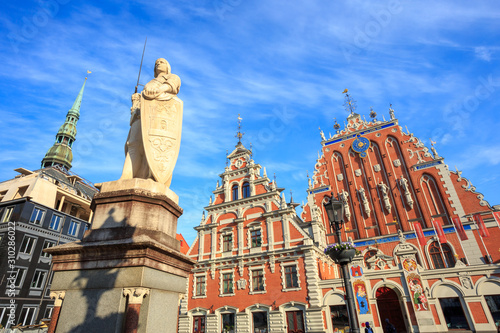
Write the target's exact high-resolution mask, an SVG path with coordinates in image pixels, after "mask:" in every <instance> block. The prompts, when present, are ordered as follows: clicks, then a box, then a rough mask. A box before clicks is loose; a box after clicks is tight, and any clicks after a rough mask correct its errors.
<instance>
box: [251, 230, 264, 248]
mask: <svg viewBox="0 0 500 333" xmlns="http://www.w3.org/2000/svg"><path fill="white" fill-rule="evenodd" d="M250 236H251V238H252V247H259V246H261V245H262V240H261V237H260V229H259V230H252V232H251V233H250Z"/></svg>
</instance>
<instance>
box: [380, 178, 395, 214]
mask: <svg viewBox="0 0 500 333" xmlns="http://www.w3.org/2000/svg"><path fill="white" fill-rule="evenodd" d="M378 188H379V189H380V193H381V194H382V200H383V202H384V207H385V209H387V212H388V213H390V212H391V208H392V206H391V201H390V199H389V194H388V192H389V187H388V186H387V185H385V184H384V183H383V182H382V181H380V183H379V184H378Z"/></svg>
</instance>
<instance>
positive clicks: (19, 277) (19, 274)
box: [14, 267, 28, 288]
mask: <svg viewBox="0 0 500 333" xmlns="http://www.w3.org/2000/svg"><path fill="white" fill-rule="evenodd" d="M27 271H28V269H27V268H26V267H16V268H14V274H15V276H16V281H15V282H14V285H15V287H16V288H21V287H22V286H23V283H24V278H25V277H26V272H27Z"/></svg>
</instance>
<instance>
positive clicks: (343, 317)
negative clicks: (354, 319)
mask: <svg viewBox="0 0 500 333" xmlns="http://www.w3.org/2000/svg"><path fill="white" fill-rule="evenodd" d="M330 315H331V319H332V328H333V331H334V332H335V330H338V331H341V330H345V329H346V328H348V327H349V317H348V316H347V307H346V306H345V305H331V306H330Z"/></svg>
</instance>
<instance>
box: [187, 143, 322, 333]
mask: <svg viewBox="0 0 500 333" xmlns="http://www.w3.org/2000/svg"><path fill="white" fill-rule="evenodd" d="M227 158H228V162H227V165H226V168H225V171H224V172H223V173H222V174H220V178H221V182H219V181H218V182H217V186H216V189H215V190H214V191H213V194H214V199H213V200H212V199H210V202H209V205H208V206H207V207H205V210H206V214H205V213H203V217H202V219H201V223H200V225H199V226H198V227H196V228H195V229H196V230H197V231H198V236H197V238H196V239H195V241H194V243H193V245H192V246H191V248H190V250H189V252H188V256H190V257H191V258H192V259H196V260H198V263H197V264H196V265H195V267H194V269H193V271H192V274H191V275H190V278H189V282H188V288H187V290H188V293H187V294H186V295H185V299H184V301H183V303H182V305H181V315H180V320H179V328H180V331H181V332H192V331H193V329H194V328H196V327H198V326H196V325H202V324H206V327H207V329H208V330H209V331H210V330H212V331H214V332H215V331H219V332H220V331H221V330H222V321H223V320H225V319H224V318H226V319H227V318H228V317H224V316H225V315H226V314H227V315H230V314H234V315H236V314H238V316H235V318H236V319H235V322H234V325H235V327H236V331H238V332H246V331H248V332H249V330H250V327H256V326H255V325H257V324H256V323H255V322H254V320H255V318H254V317H252V313H254V312H259V313H261V312H262V311H264V312H262V313H265V315H266V316H267V317H266V318H267V319H265V320H267V323H268V326H267V327H274V326H276V327H279V328H282V327H284V326H285V322H286V318H285V317H286V316H287V313H288V311H290V310H293V311H299V312H295V315H297V313H300V316H304V317H303V318H306V320H310V321H311V324H310V325H312V326H310V327H315V325H316V327H317V328H321V326H322V317H321V310H320V305H321V304H320V303H321V294H320V289H318V282H319V279H318V267H319V266H318V261H317V259H316V258H317V256H318V254H319V256H323V255H322V254H321V252H320V250H319V249H318V248H317V247H316V246H315V245H314V244H313V240H312V238H311V237H310V236H309V234H308V232H310V224H304V223H303V222H302V221H301V220H300V218H299V217H298V216H297V215H296V212H295V207H296V206H298V204H296V203H294V202H293V201H291V202H287V201H286V199H285V195H284V194H283V193H282V192H283V190H284V189H283V188H279V187H278V186H277V185H276V181H271V180H270V179H269V178H268V176H267V173H266V170H265V168H262V167H261V166H260V165H259V164H256V163H255V162H254V160H253V159H252V152H251V151H250V150H248V149H246V148H245V147H244V146H243V144H242V143H241V142H238V144H237V145H236V148H235V150H234V151H233V152H232V153H231V154H229V155H228V156H227ZM302 227H304V229H303V228H302ZM323 259H326V258H323ZM256 274H257V275H259V274H261V276H262V281H263V283H262V285H261V287H260V288H258V287H257V286H256V285H255V281H258V279H259V278H258V277H256ZM290 274H293V276H294V277H293V278H292V280H293V281H294V282H292V280H287V276H291V275H290ZM295 278H296V280H295ZM228 281H229V288H228V285H227V282H228ZM306 281H307V282H306ZM311 306H313V308H314V309H315V312H314V313H312V314H310V315H309V313H308V311H310V310H309V309H310V307H311ZM318 309H319V310H318ZM204 320H206V322H203V321H204ZM252 325H253V326H252Z"/></svg>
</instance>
